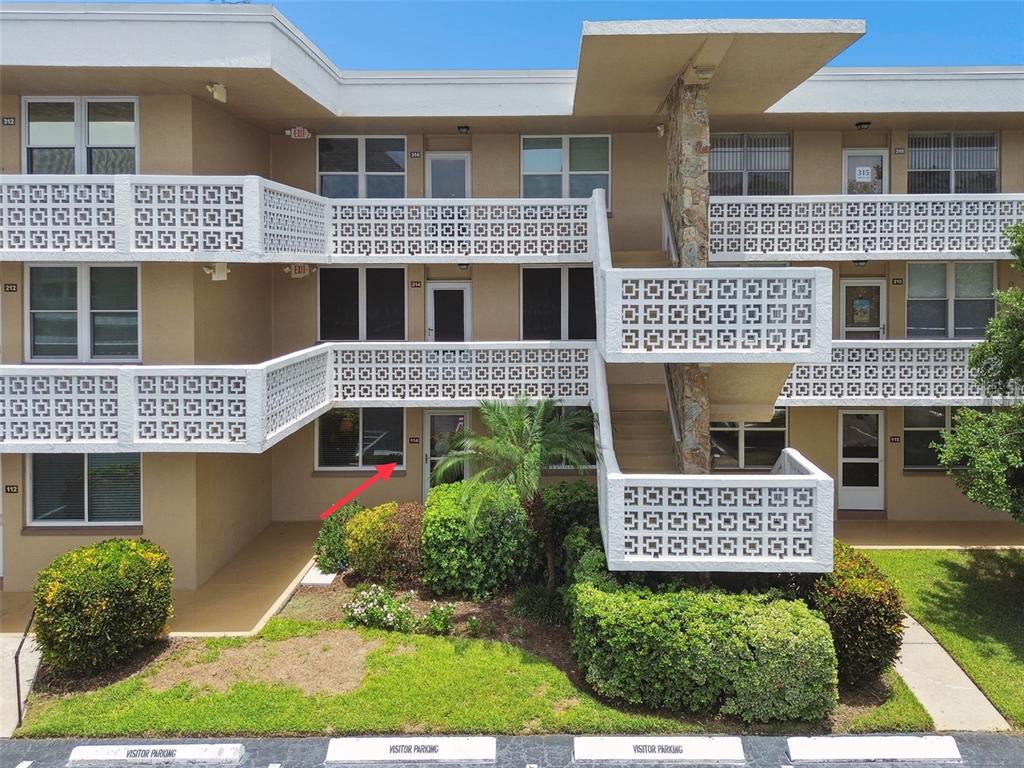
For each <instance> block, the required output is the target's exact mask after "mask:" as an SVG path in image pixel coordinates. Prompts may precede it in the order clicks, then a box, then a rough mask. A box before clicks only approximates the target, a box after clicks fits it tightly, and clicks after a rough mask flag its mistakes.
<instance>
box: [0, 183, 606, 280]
mask: <svg viewBox="0 0 1024 768" xmlns="http://www.w3.org/2000/svg"><path fill="white" fill-rule="evenodd" d="M591 207H592V201H591V200H589V199H580V200H576V199H529V200H528V199H467V200H430V199H372V200H367V199H363V200H334V199H329V198H326V197H321V196H320V195H317V194H313V193H311V192H306V191H304V190H300V189H294V188H292V187H288V186H285V185H283V184H278V183H276V182H273V181H268V180H266V179H262V178H259V177H257V176H156V175H135V176H32V175H20V176H19V175H5V176H0V260H2V259H11V260H26V261H28V260H81V259H90V258H91V259H98V260H104V261H147V260H148V261H225V262H290V261H300V262H308V263H319V264H330V263H334V264H353V263H374V262H400V263H427V262H435V263H437V262H470V261H477V262H480V261H488V262H498V263H501V262H504V263H522V262H535V263H543V262H558V261H569V262H587V261H591V260H592V254H591V253H590V250H589V247H590V231H589V230H590V226H591V217H590V209H591Z"/></svg>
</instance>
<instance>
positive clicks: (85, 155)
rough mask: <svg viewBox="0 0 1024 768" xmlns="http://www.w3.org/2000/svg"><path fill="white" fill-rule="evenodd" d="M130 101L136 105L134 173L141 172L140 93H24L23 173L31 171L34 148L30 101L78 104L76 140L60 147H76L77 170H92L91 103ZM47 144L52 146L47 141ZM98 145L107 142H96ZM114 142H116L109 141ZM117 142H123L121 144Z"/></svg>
mask: <svg viewBox="0 0 1024 768" xmlns="http://www.w3.org/2000/svg"><path fill="white" fill-rule="evenodd" d="M122 101H129V102H131V103H132V104H133V105H134V106H133V109H134V113H135V134H134V137H133V141H134V142H135V173H139V97H138V96H22V97H21V168H22V173H26V174H27V173H28V154H29V150H30V149H33V147H32V145H30V144H29V130H28V129H29V124H28V105H29V104H31V103H34V102H35V103H39V102H42V103H44V104H45V103H51V102H64V103H67V102H70V103H71V104H74V106H75V143H74V145H73V146H72V145H67V144H62V145H60V146H61V147H67V148H69V149H70V148H73V149H74V150H75V173H76V174H88V173H89V148H90V147H91V146H92V145H91V144H89V104H92V103H96V102H122ZM46 146H53V145H50V144H47V145H46ZM96 146H97V147H103V146H108V145H105V144H97V145H96ZM109 146H115V145H109ZM116 146H120V145H119V144H118V145H116Z"/></svg>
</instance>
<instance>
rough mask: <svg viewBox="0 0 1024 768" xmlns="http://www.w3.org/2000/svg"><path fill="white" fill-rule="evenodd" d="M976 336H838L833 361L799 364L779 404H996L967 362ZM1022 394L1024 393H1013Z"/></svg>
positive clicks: (999, 401) (1001, 400)
mask: <svg viewBox="0 0 1024 768" xmlns="http://www.w3.org/2000/svg"><path fill="white" fill-rule="evenodd" d="M974 343H976V342H972V341H918V340H892V341H835V342H833V347H832V361H831V362H829V363H811V364H798V365H794V366H793V370H792V372H791V373H790V375H789V379H788V380H787V381H786V384H785V386H784V387H783V389H782V394H781V395H780V396H779V399H778V402H777V403H776V404H777V405H779V406H801V405H843V406H880V405H892V406H916V405H993V404H999V403H1002V402H1003V401H1004V398H1001V397H993V396H992V395H990V394H988V393H986V392H985V391H984V390H983V389H982V387H981V385H979V384H978V382H977V381H976V380H975V379H974V378H973V376H972V375H971V372H970V370H969V369H968V367H967V358H968V354H969V353H970V349H971V346H972V345H973V344H974ZM1010 399H1018V398H1010Z"/></svg>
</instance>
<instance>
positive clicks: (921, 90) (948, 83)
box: [768, 67, 1024, 114]
mask: <svg viewBox="0 0 1024 768" xmlns="http://www.w3.org/2000/svg"><path fill="white" fill-rule="evenodd" d="M915 112H921V113H929V112H939V113H941V112H950V113H970V112H1009V113H1014V112H1021V113H1024V67H885V68H882V67H879V68H864V67H858V68H839V67H826V68H825V69H823V70H821V71H820V72H818V73H816V74H814V75H812V76H811V77H810V78H808V79H807V80H806V81H804V82H803V83H801V84H800V85H798V86H797V87H796V88H794V89H793V90H792V91H790V92H789V93H788V94H786V95H785V96H784V97H783V98H781V99H780V100H779V101H778V102H776V103H775V104H774V105H773V106H772V107H770V108H769V109H768V114H898V113H915Z"/></svg>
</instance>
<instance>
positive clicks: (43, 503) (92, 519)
mask: <svg viewBox="0 0 1024 768" xmlns="http://www.w3.org/2000/svg"><path fill="white" fill-rule="evenodd" d="M29 471H30V475H31V482H30V487H31V495H32V496H31V502H30V504H29V515H30V520H31V522H32V523H33V524H36V525H83V524H95V525H115V524H125V523H139V522H141V521H142V460H141V457H140V455H139V454H137V453H91V454H76V453H52V454H35V455H33V456H32V459H31V464H30V470H29Z"/></svg>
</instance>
